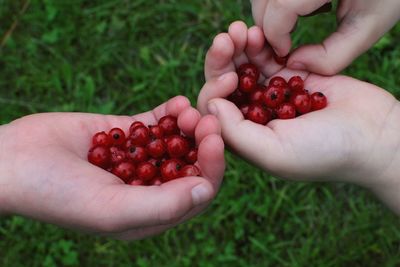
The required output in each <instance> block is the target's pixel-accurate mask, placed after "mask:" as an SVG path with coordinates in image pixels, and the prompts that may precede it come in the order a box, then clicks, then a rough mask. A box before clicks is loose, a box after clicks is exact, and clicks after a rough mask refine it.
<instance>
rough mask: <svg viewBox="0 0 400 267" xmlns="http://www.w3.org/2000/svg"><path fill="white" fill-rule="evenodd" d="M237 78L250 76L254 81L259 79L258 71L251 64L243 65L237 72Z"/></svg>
mask: <svg viewBox="0 0 400 267" xmlns="http://www.w3.org/2000/svg"><path fill="white" fill-rule="evenodd" d="M237 73H238V75H239V77H241V76H244V75H249V76H252V77H253V78H254V79H256V81H257V80H258V78H259V77H260V71H259V70H258V69H257V67H256V66H254V65H253V64H251V63H245V64H242V65H240V67H239V69H238V71H237Z"/></svg>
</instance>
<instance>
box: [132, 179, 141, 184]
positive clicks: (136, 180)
mask: <svg viewBox="0 0 400 267" xmlns="http://www.w3.org/2000/svg"><path fill="white" fill-rule="evenodd" d="M129 184H130V185H144V182H143V181H142V180H140V179H134V180H132V181H131V182H130V183H129Z"/></svg>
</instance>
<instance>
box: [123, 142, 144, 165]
mask: <svg viewBox="0 0 400 267" xmlns="http://www.w3.org/2000/svg"><path fill="white" fill-rule="evenodd" d="M126 155H127V156H128V158H129V159H131V160H132V161H133V162H135V163H139V162H143V161H146V160H147V152H146V149H145V148H144V147H141V146H131V147H129V148H128V149H127V152H126Z"/></svg>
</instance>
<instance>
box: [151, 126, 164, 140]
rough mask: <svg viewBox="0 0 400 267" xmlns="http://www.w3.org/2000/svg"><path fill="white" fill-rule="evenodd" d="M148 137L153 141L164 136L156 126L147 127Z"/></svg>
mask: <svg viewBox="0 0 400 267" xmlns="http://www.w3.org/2000/svg"><path fill="white" fill-rule="evenodd" d="M149 131H150V136H151V137H152V138H154V139H160V138H162V137H163V136H164V132H163V130H162V129H161V127H160V126H158V125H150V126H149Z"/></svg>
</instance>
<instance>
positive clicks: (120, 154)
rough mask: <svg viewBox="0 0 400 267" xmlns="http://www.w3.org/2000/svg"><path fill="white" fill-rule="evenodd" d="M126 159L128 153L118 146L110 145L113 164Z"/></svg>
mask: <svg viewBox="0 0 400 267" xmlns="http://www.w3.org/2000/svg"><path fill="white" fill-rule="evenodd" d="M125 159H126V153H125V151H124V150H123V149H121V148H120V147H117V146H112V147H110V161H111V163H112V164H113V165H116V164H119V163H121V162H123V161H125Z"/></svg>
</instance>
